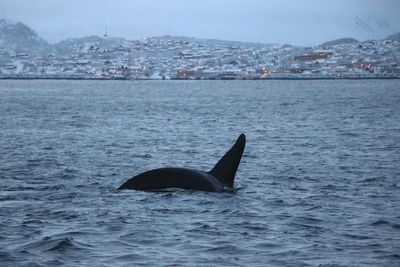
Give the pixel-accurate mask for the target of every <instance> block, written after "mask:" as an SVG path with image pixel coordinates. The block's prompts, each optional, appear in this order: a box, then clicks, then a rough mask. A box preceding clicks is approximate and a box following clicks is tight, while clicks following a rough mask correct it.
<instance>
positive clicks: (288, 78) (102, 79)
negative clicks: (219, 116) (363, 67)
mask: <svg viewBox="0 0 400 267" xmlns="http://www.w3.org/2000/svg"><path fill="white" fill-rule="evenodd" d="M398 79H400V77H354V78H353V77H344V78H333V77H326V78H323V77H321V78H308V77H305V78H298V77H296V78H292V77H279V78H278V77H274V78H266V79H176V78H173V79H150V78H149V79H145V78H141V79H123V78H77V77H74V78H66V77H52V78H46V77H26V78H23V77H0V80H66V81H67V80H71V81H84V80H86V81H272V80H283V81H288V80H293V81H301V80H306V81H309V80H398Z"/></svg>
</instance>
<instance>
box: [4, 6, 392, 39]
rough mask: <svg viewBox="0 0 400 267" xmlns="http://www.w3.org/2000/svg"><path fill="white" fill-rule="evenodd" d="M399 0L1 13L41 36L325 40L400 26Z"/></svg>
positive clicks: (378, 34) (10, 9) (379, 34)
mask: <svg viewBox="0 0 400 267" xmlns="http://www.w3.org/2000/svg"><path fill="white" fill-rule="evenodd" d="M398 14H400V0H336V1H331V0H271V1H269V0H158V1H156V0H147V1H145V0H143V1H138V0H131V1H128V0H118V1H117V0H116V1H111V0H97V1H95V0H32V1H30V0H0V17H3V18H7V19H12V20H16V21H21V22H23V23H25V24H27V25H28V26H30V27H32V28H33V29H34V30H35V31H36V32H37V33H38V34H39V35H40V36H41V37H43V38H45V39H46V40H48V41H50V42H56V41H59V40H61V39H64V38H68V37H80V36H85V35H93V34H96V35H102V34H104V30H105V27H106V26H107V28H108V32H109V35H111V36H115V37H125V38H128V39H133V38H141V37H149V36H158V35H165V34H170V35H179V36H191V37H201V38H217V39H227V40H239V41H254V42H265V43H271V42H275V43H290V44H299V45H313V44H319V43H322V42H324V41H328V40H331V39H335V38H340V37H354V38H357V39H361V40H363V39H372V38H383V37H386V36H387V35H389V34H392V33H396V32H400V16H399V15H398Z"/></svg>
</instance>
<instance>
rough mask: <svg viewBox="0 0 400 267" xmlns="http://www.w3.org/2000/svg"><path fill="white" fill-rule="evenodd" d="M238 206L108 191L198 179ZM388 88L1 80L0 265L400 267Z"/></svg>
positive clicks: (215, 197)
mask: <svg viewBox="0 0 400 267" xmlns="http://www.w3.org/2000/svg"><path fill="white" fill-rule="evenodd" d="M240 133H245V134H246V136H247V146H246V149H245V152H244V156H243V158H242V162H241V165H240V167H239V170H238V173H237V176H236V180H235V186H236V188H237V192H236V193H205V192H193V191H184V190H168V191H166V192H158V193H155V192H139V191H133V190H123V191H118V190H116V189H117V188H118V187H119V186H120V185H121V184H122V183H123V182H124V181H125V180H127V179H129V178H131V177H132V176H134V175H136V174H138V173H140V172H143V171H146V170H149V169H152V168H158V167H165V166H176V167H188V168H194V169H199V170H205V171H208V170H210V169H211V168H212V167H213V166H214V164H215V163H216V162H217V161H218V160H219V158H220V157H221V156H222V155H223V154H224V153H225V152H226V151H227V150H228V149H229V148H230V147H231V146H232V144H233V143H234V141H235V140H236V138H237V137H238V136H239V134H240ZM399 205H400V82H399V80H351V81H349V80H348V81H345V80H331V81H324V80H320V81H46V80H32V81H29V80H26V81H17V80H2V81H0V266H2V267H3V266H400V208H399Z"/></svg>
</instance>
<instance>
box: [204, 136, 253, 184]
mask: <svg viewBox="0 0 400 267" xmlns="http://www.w3.org/2000/svg"><path fill="white" fill-rule="evenodd" d="M245 145H246V136H245V135H244V134H241V135H240V136H239V137H238V139H237V140H236V143H235V144H234V145H233V146H232V147H231V149H229V151H228V152H226V154H225V155H224V156H223V157H222V158H221V159H220V160H219V161H218V163H217V164H216V165H215V166H214V168H213V169H212V170H211V171H210V172H209V173H210V174H211V175H213V176H215V177H216V178H217V179H218V180H219V181H220V182H222V183H223V184H225V185H227V186H229V187H233V182H234V180H235V175H236V171H237V169H238V167H239V163H240V159H241V158H242V154H243V150H244V147H245Z"/></svg>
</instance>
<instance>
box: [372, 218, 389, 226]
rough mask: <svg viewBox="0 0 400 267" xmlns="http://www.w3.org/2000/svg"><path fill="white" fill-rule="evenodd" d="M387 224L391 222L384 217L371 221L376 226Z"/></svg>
mask: <svg viewBox="0 0 400 267" xmlns="http://www.w3.org/2000/svg"><path fill="white" fill-rule="evenodd" d="M387 224H390V223H389V222H388V221H385V220H383V219H380V220H377V221H375V222H373V223H371V225H375V226H377V225H387Z"/></svg>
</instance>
